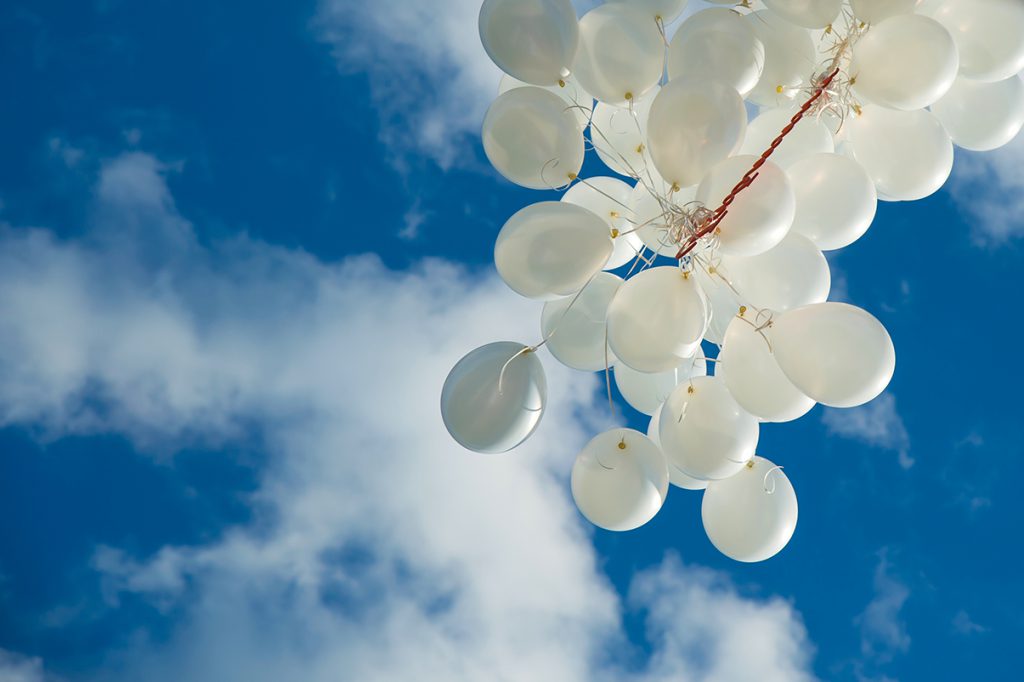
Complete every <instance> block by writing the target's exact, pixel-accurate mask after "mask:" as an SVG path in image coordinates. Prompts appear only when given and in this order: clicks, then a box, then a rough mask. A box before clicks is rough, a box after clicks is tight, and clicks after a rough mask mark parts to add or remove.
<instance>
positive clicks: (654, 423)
mask: <svg viewBox="0 0 1024 682" xmlns="http://www.w3.org/2000/svg"><path fill="white" fill-rule="evenodd" d="M660 417H661V406H660V405H659V406H658V410H657V411H656V412H655V413H654V414H653V415H652V416H651V420H650V421H649V422H648V423H647V437H648V438H650V439H651V440H652V441H654V444H655V445H657V446H658V447H659V448H661V442H660V441H659V440H658V419H659V418H660ZM667 463H668V482H669V483H671V484H672V485H674V486H676V487H677V488H682V489H683V490H704V489H705V488H707V487H708V482H707V481H701V480H700V479H696V478H694V477H693V476H688V475H686V474H685V473H684V472H683V471H682V470H681V469H680V468H679V467H677V466H676V465H674V464H672V463H671V462H667Z"/></svg>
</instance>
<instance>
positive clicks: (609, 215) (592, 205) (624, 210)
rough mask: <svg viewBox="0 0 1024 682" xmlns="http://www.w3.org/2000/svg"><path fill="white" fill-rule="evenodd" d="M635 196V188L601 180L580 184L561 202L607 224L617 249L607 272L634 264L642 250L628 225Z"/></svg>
mask: <svg viewBox="0 0 1024 682" xmlns="http://www.w3.org/2000/svg"><path fill="white" fill-rule="evenodd" d="M632 194H633V188H632V187H630V186H629V185H627V184H626V183H624V182H623V181H622V180H619V179H617V178H606V177H598V178H587V179H586V180H580V181H579V182H577V183H576V184H575V185H573V186H572V187H570V188H569V190H568V191H567V192H566V193H565V194H563V195H562V201H565V202H567V203H570V204H576V205H577V206H582V207H583V208H585V209H587V210H589V211H592V212H594V213H596V214H597V215H599V216H601V217H602V218H604V220H605V222H606V223H608V229H609V234H610V235H611V236H612V244H613V246H614V249H613V250H612V255H611V257H610V258H609V259H608V262H607V263H606V264H605V266H604V267H605V269H606V270H614V269H615V268H618V267H622V266H623V265H625V264H626V263H630V262H632V261H633V260H634V259H635V258H636V254H637V252H638V251H639V250H640V249H642V248H643V242H642V241H640V237H638V236H637V235H636V233H635V232H633V230H632V224H631V223H630V222H629V215H630V209H629V200H630V197H631V196H632Z"/></svg>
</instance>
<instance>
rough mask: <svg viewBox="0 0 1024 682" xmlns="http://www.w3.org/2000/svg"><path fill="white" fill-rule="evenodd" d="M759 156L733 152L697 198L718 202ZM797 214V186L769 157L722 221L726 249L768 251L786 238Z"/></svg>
mask: <svg viewBox="0 0 1024 682" xmlns="http://www.w3.org/2000/svg"><path fill="white" fill-rule="evenodd" d="M756 160H757V158H756V157H754V156H748V155H743V156H733V157H731V158H728V159H726V160H725V161H722V162H721V163H719V164H718V165H716V166H715V167H714V168H713V169H711V172H709V173H708V174H707V176H706V177H705V178H704V180H703V181H701V183H700V186H699V187H698V188H697V201H700V202H702V203H703V204H704V205H706V206H709V207H714V206H718V205H719V204H720V203H721V202H722V199H724V198H725V197H726V195H727V194H729V192H730V191H731V190H732V188H733V187H735V186H736V183H738V182H739V181H740V180H741V179H742V178H743V176H744V174H745V173H746V172H747V170H748V169H749V168H750V166H751V165H753V163H754V161H756ZM795 215H796V198H795V197H794V195H793V187H792V186H791V185H790V182H789V179H788V178H787V177H786V174H785V173H784V172H783V171H782V169H781V168H779V167H778V166H776V165H775V164H774V163H772V162H771V161H768V162H767V163H765V164H764V165H763V166H762V167H761V168H760V170H759V171H758V176H757V181H756V182H754V183H753V184H751V185H750V186H749V187H747V188H746V189H745V190H743V192H742V193H740V195H739V196H738V197H737V198H736V201H734V202H733V204H732V206H730V207H729V213H728V214H727V215H726V216H725V219H724V220H722V222H721V223H720V224H719V228H718V229H719V231H720V232H721V234H719V239H720V242H721V249H722V253H726V254H734V255H738V256H754V255H757V254H759V253H764V252H765V251H767V250H768V249H770V248H772V247H773V246H775V245H776V244H778V243H779V242H781V241H782V239H783V237H785V236H786V233H787V232H789V228H790V227H792V225H793V218H794V216H795Z"/></svg>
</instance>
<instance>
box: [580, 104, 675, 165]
mask: <svg viewBox="0 0 1024 682" xmlns="http://www.w3.org/2000/svg"><path fill="white" fill-rule="evenodd" d="M658 90H659V88H658V87H657V86H655V87H654V89H652V90H651V91H650V92H649V93H647V94H646V95H644V96H643V97H641V98H639V99H638V100H636V101H634V102H633V104H632V106H629V107H618V106H614V105H612V104H605V103H604V102H598V103H597V106H595V107H594V117H593V119H592V120H591V123H590V141H591V143H592V144H593V145H594V151H595V152H597V156H598V158H600V159H601V161H603V162H604V164H605V165H606V166H608V167H609V168H611V169H612V170H613V171H615V172H616V173H618V174H619V175H625V176H627V177H633V178H635V177H639V176H641V175H643V174H644V169H645V168H647V167H648V166H649V165H650V156H649V155H648V154H647V153H646V152H647V143H646V140H647V116H648V115H649V113H650V111H651V104H652V103H653V102H654V97H655V96H656V95H657V93H658Z"/></svg>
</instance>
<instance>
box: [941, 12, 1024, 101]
mask: <svg viewBox="0 0 1024 682" xmlns="http://www.w3.org/2000/svg"><path fill="white" fill-rule="evenodd" d="M931 14H932V17H933V18H934V19H935V20H936V21H938V22H939V23H940V24H942V25H943V26H945V27H946V28H947V29H949V32H950V33H951V34H952V35H953V40H954V41H955V42H956V46H957V49H958V51H959V53H960V75H961V76H963V77H964V78H970V79H971V80H976V81H982V82H985V83H994V82H995V81H1001V80H1006V79H1007V78H1009V77H1010V76H1013V75H1015V74H1018V73H1020V72H1021V71H1022V70H1024V2H1021V1H1020V0H945V1H944V2H943V3H942V4H940V5H939V6H938V7H937V8H936V9H935V10H934V11H933V12H932V13H931Z"/></svg>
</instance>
